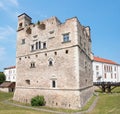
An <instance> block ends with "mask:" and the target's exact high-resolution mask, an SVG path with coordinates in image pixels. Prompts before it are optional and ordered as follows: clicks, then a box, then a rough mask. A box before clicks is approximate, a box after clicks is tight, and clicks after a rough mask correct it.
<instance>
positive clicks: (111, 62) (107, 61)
mask: <svg viewBox="0 0 120 114" xmlns="http://www.w3.org/2000/svg"><path fill="white" fill-rule="evenodd" d="M94 61H97V62H101V63H108V64H115V65H116V64H117V63H116V62H114V61H112V60H108V59H104V58H100V57H95V56H94Z"/></svg>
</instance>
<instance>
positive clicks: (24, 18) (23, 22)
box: [18, 13, 32, 31]
mask: <svg viewBox="0 0 120 114" xmlns="http://www.w3.org/2000/svg"><path fill="white" fill-rule="evenodd" d="M31 20H32V18H31V17H29V16H28V15H27V14H26V13H23V14H21V15H19V16H18V31H20V30H23V29H24V28H25V27H26V26H28V25H30V24H31Z"/></svg>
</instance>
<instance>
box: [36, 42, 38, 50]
mask: <svg viewBox="0 0 120 114" xmlns="http://www.w3.org/2000/svg"><path fill="white" fill-rule="evenodd" d="M37 49H38V42H36V50H37Z"/></svg>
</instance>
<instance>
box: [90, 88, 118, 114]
mask: <svg viewBox="0 0 120 114" xmlns="http://www.w3.org/2000/svg"><path fill="white" fill-rule="evenodd" d="M89 114H120V87H117V88H115V89H114V90H112V93H109V94H105V93H100V95H99V100H98V102H97V105H96V107H95V108H94V110H93V111H92V112H90V113H89Z"/></svg>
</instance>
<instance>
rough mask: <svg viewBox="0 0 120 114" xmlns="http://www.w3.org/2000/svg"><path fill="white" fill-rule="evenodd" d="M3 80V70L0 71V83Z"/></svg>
mask: <svg viewBox="0 0 120 114" xmlns="http://www.w3.org/2000/svg"><path fill="white" fill-rule="evenodd" d="M4 81H5V75H4V73H3V72H0V84H1V83H3V82H4Z"/></svg>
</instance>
